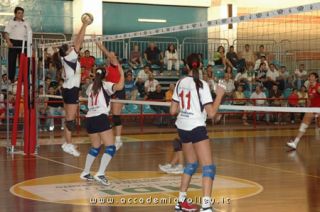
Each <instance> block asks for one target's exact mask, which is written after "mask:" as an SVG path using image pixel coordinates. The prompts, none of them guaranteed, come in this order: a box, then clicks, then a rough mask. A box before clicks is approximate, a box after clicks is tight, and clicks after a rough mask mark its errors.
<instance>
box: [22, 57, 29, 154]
mask: <svg viewBox="0 0 320 212" xmlns="http://www.w3.org/2000/svg"><path fill="white" fill-rule="evenodd" d="M23 67H24V69H23V91H24V96H23V97H24V101H23V103H24V113H23V120H24V153H26V154H30V107H29V103H30V102H29V74H28V68H29V67H28V58H27V57H25V64H24V66H23Z"/></svg>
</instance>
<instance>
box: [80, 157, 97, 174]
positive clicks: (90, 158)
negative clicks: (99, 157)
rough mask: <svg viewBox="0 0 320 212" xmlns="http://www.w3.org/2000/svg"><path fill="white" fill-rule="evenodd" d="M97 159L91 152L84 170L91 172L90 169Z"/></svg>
mask: <svg viewBox="0 0 320 212" xmlns="http://www.w3.org/2000/svg"><path fill="white" fill-rule="evenodd" d="M95 159H96V157H94V156H92V155H90V154H87V159H86V165H85V166H84V170H83V172H85V173H87V174H89V173H90V169H91V166H92V164H93V161H94V160H95Z"/></svg>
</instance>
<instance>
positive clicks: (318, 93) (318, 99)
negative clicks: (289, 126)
mask: <svg viewBox="0 0 320 212" xmlns="http://www.w3.org/2000/svg"><path fill="white" fill-rule="evenodd" d="M308 80H309V83H310V84H309V89H308V96H309V99H308V106H309V107H317V108H319V107H320V83H319V82H318V80H319V75H318V74H317V73H315V72H312V73H310V74H309V77H308ZM315 116H316V114H314V113H305V114H304V116H303V120H302V123H301V124H300V128H299V132H298V135H297V136H296V137H295V139H294V140H290V142H288V143H287V146H288V147H290V148H291V149H292V150H296V149H297V146H298V143H299V142H300V139H301V137H302V136H303V135H304V134H305V132H306V130H307V129H308V127H309V125H310V124H311V122H312V119H313V118H314V117H315ZM317 124H318V127H319V126H320V119H319V118H318V123H317ZM317 130H319V129H317Z"/></svg>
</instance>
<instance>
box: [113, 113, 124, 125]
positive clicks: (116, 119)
mask: <svg viewBox="0 0 320 212" xmlns="http://www.w3.org/2000/svg"><path fill="white" fill-rule="evenodd" d="M112 121H113V124H114V126H115V127H116V126H120V125H122V124H121V118H120V116H119V115H113V116H112Z"/></svg>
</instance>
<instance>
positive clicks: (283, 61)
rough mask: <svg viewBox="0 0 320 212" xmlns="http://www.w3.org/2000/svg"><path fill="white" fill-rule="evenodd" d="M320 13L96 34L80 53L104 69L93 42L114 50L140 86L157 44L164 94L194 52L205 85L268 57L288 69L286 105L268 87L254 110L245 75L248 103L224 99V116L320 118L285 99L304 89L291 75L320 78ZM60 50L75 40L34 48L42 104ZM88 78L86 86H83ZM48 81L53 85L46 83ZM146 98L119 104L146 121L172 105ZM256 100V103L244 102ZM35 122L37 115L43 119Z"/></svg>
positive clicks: (313, 9) (250, 13)
mask: <svg viewBox="0 0 320 212" xmlns="http://www.w3.org/2000/svg"><path fill="white" fill-rule="evenodd" d="M215 12H217V14H219V8H213V9H212V11H211V13H215ZM209 13H210V12H209ZM220 13H221V12H220ZM319 15H320V3H315V4H308V5H299V6H295V7H290V8H279V9H276V10H272V11H257V10H247V9H244V8H238V9H237V11H236V16H233V17H225V18H220V19H213V20H209V21H203V22H197V23H186V24H182V25H175V26H169V25H164V26H163V27H161V28H156V29H150V30H143V31H136V32H127V33H122V34H116V35H102V36H101V35H100V36H99V35H97V36H96V38H92V37H90V35H88V36H87V37H86V39H85V40H84V43H83V46H82V52H84V51H85V50H89V51H90V54H91V55H92V56H94V58H95V61H94V62H95V67H97V66H104V65H106V64H107V63H108V60H107V59H106V58H105V57H104V56H103V55H102V53H101V51H100V50H99V49H98V48H97V47H96V44H95V41H99V42H102V43H103V45H104V46H105V47H106V48H107V49H108V50H109V51H113V52H115V53H116V54H117V55H118V57H119V60H120V61H121V63H122V67H123V69H124V71H125V72H128V71H129V70H130V72H131V73H132V74H133V78H134V80H135V79H136V78H137V76H138V73H139V72H140V71H141V70H143V66H144V65H145V64H146V63H148V61H147V60H145V59H144V52H145V50H146V49H147V48H148V47H150V44H151V43H153V44H154V45H156V46H157V48H158V49H159V50H160V52H161V54H159V58H158V59H159V61H161V63H160V65H159V63H155V64H151V68H152V69H153V73H154V75H155V79H157V80H158V81H159V83H160V84H161V85H162V90H164V91H166V90H167V89H168V87H169V85H170V84H172V83H175V82H176V81H177V80H178V79H180V78H181V77H183V76H184V75H186V73H187V72H186V65H185V59H186V58H187V56H188V55H189V54H191V53H197V54H199V56H200V57H201V60H202V64H203V67H202V78H203V79H204V80H208V78H212V80H213V81H215V82H216V83H217V82H218V81H219V80H225V73H226V72H228V70H226V66H231V67H232V68H231V69H230V70H229V72H230V75H231V77H233V78H235V77H236V76H237V75H238V74H239V73H240V74H242V73H241V72H242V71H243V70H246V69H249V66H251V69H254V68H255V66H256V64H257V60H259V59H260V57H262V56H264V57H265V58H266V60H267V61H268V63H269V65H270V64H273V65H274V66H275V68H276V69H278V70H280V69H281V68H283V67H284V68H285V69H286V72H287V74H286V78H285V79H284V81H283V83H284V84H285V85H284V88H283V89H282V90H281V92H282V95H281V96H280V97H279V98H278V100H279V99H280V100H281V101H280V102H281V103H280V104H277V106H275V105H273V104H272V101H273V102H274V101H275V99H271V98H269V94H270V90H269V89H265V90H264V91H263V92H265V94H266V98H265V99H264V104H263V106H256V105H255V102H257V101H258V100H259V99H252V98H250V97H251V94H252V93H253V92H254V90H255V87H256V85H257V84H258V83H257V82H256V80H255V79H254V76H253V75H250V76H249V75H248V74H247V79H246V80H245V81H244V82H239V83H240V84H241V85H242V86H243V87H244V93H245V98H244V99H243V101H244V102H245V105H242V106H239V105H233V102H234V101H233V100H234V99H233V96H231V97H230V98H231V99H233V100H228V98H227V99H226V100H225V101H224V102H223V104H222V105H221V107H220V112H230V113H232V112H237V111H240V112H247V111H252V112H259V111H260V112H263V113H268V112H270V113H277V112H286V113H301V112H313V113H320V109H318V108H306V107H305V105H304V107H300V108H295V107H288V106H289V104H288V97H289V96H290V94H291V93H292V92H293V90H294V88H297V87H298V88H300V87H302V85H303V83H304V81H305V80H299V79H298V78H296V76H295V74H294V73H295V71H296V69H297V68H298V67H299V65H301V64H304V69H305V70H307V71H308V72H311V71H315V72H318V70H319V69H318V68H319V67H320V64H319V63H320V62H319V61H320V60H319V59H320V36H319V34H320V27H319ZM223 16H225V14H222V13H221V17H223ZM88 27H90V26H88ZM75 36H76V35H75ZM62 44H70V45H72V41H65V40H61V41H60V40H58V41H53V42H40V43H38V44H37V45H36V46H37V49H36V51H35V54H36V60H37V61H38V60H39V58H41V59H42V61H41V62H39V63H38V64H37V67H38V68H37V70H38V72H37V73H38V74H37V76H36V78H37V80H36V87H38V88H39V86H40V85H42V86H43V88H44V89H43V91H41V93H39V92H37V95H38V100H40V99H42V98H43V97H49V96H48V88H49V87H57V86H58V84H59V79H60V76H58V77H57V76H55V73H58V72H57V70H54V68H53V67H52V66H51V63H50V57H51V56H52V54H53V52H54V51H56V50H57V47H59V46H61V45H62ZM169 44H173V45H174V46H175V48H176V50H177V54H178V61H179V66H178V70H176V71H177V74H173V72H172V71H171V70H170V71H169V70H168V69H169V68H168V61H166V59H167V58H165V51H166V50H167V49H168V46H169ZM34 46H35V45H34ZM135 46H136V47H137V48H138V50H139V52H140V54H141V57H142V61H141V63H139V64H138V65H134V66H132V64H130V58H131V53H132V51H133V50H134V48H135ZM221 46H222V47H223V48H224V51H225V52H224V54H225V57H226V58H228V59H229V61H228V62H226V61H222V62H221V60H222V56H221V54H218V48H219V47H221ZM231 46H233V47H234V51H235V52H236V56H237V60H238V61H236V62H234V61H231V60H232V57H231V58H229V57H227V53H228V51H229V49H230V47H231ZM248 47H249V48H248ZM246 48H247V49H246ZM1 50H3V49H1ZM4 55H5V54H4ZM81 56H82V55H81ZM231 56H232V55H231ZM48 58H49V59H48ZM233 62H234V63H233ZM229 63H231V64H229ZM4 64H5V63H4ZM208 67H211V68H212V73H213V76H208V75H209V74H208V73H207V69H208ZM162 69H163V70H162ZM174 69H176V68H175V67H174V66H173V67H172V70H174ZM82 71H85V70H82ZM94 72H95V68H94V67H93V68H92V69H91V70H90V74H89V75H87V76H85V77H83V78H82V89H83V88H84V87H85V86H86V85H85V84H86V83H88V82H90V77H91V80H92V76H94ZM160 72H161V74H160ZM53 78H55V79H53ZM86 79H88V80H87V81H86ZM50 80H51V82H48V81H50ZM240 81H241V80H240ZM53 82H54V83H53ZM212 92H213V93H214V88H212ZM129 93H130V92H129ZM12 95H14V94H12ZM144 95H145V94H144ZM81 96H82V97H83V99H84V100H85V99H86V96H85V92H82V94H81ZM56 98H57V99H59V98H60V97H58V96H56ZM143 99H144V98H143V95H142V94H141V93H138V94H137V95H136V97H135V98H133V97H132V96H130V97H128V100H124V101H120V102H121V103H124V105H125V106H124V108H123V114H124V115H126V114H127V115H128V114H129V115H130V114H131V115H135V114H138V113H140V112H137V107H140V108H141V110H140V109H139V110H138V111H141V114H142V115H150V114H151V115H157V114H156V113H157V112H156V111H154V110H152V108H151V110H150V106H164V107H168V106H169V105H170V103H167V102H154V101H144V100H143ZM260 100H262V99H260ZM115 101H119V100H115ZM251 101H252V102H254V103H253V104H250V105H249V104H247V103H248V102H251ZM139 105H141V106H139ZM38 106H39V104H38ZM81 107H83V108H84V111H85V101H84V102H82V103H81V104H80V109H81ZM132 108H134V110H132ZM132 111H135V112H132ZM8 115H9V114H8ZM38 118H40V117H39V116H38Z"/></svg>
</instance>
